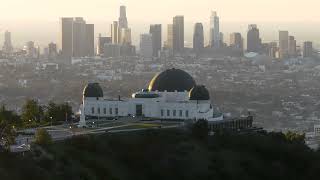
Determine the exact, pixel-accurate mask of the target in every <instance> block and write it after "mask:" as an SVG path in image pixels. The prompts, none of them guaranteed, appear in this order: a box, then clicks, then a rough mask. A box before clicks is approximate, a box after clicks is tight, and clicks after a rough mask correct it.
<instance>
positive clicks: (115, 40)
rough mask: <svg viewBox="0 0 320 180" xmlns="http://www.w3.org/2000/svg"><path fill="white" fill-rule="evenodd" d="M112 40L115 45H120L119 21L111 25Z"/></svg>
mask: <svg viewBox="0 0 320 180" xmlns="http://www.w3.org/2000/svg"><path fill="white" fill-rule="evenodd" d="M111 38H112V43H113V44H119V25H118V21H113V23H112V24H111Z"/></svg>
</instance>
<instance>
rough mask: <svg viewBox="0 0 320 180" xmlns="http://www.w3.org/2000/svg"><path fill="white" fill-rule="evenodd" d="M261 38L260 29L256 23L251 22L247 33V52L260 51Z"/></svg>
mask: <svg viewBox="0 0 320 180" xmlns="http://www.w3.org/2000/svg"><path fill="white" fill-rule="evenodd" d="M260 50H261V39H260V33H259V29H258V27H257V25H256V24H250V25H249V26H248V33H247V52H256V53H258V52H260Z"/></svg>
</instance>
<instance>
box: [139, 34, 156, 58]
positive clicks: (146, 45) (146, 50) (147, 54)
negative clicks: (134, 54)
mask: <svg viewBox="0 0 320 180" xmlns="http://www.w3.org/2000/svg"><path fill="white" fill-rule="evenodd" d="M140 55H141V56H142V57H144V58H151V57H152V56H153V41H152V34H141V35H140Z"/></svg>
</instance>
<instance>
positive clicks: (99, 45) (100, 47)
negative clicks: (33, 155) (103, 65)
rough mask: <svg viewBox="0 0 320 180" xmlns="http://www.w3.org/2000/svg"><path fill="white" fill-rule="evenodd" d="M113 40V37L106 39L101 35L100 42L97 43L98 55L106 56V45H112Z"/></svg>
mask: <svg viewBox="0 0 320 180" xmlns="http://www.w3.org/2000/svg"><path fill="white" fill-rule="evenodd" d="M111 43H112V39H111V37H104V36H101V34H99V36H98V42H97V55H99V56H103V54H104V45H105V44H111Z"/></svg>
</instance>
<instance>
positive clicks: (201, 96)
mask: <svg viewBox="0 0 320 180" xmlns="http://www.w3.org/2000/svg"><path fill="white" fill-rule="evenodd" d="M189 98H190V100H210V94H209V91H208V89H207V88H206V87H205V86H194V87H193V88H192V89H191V91H190V92H189Z"/></svg>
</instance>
